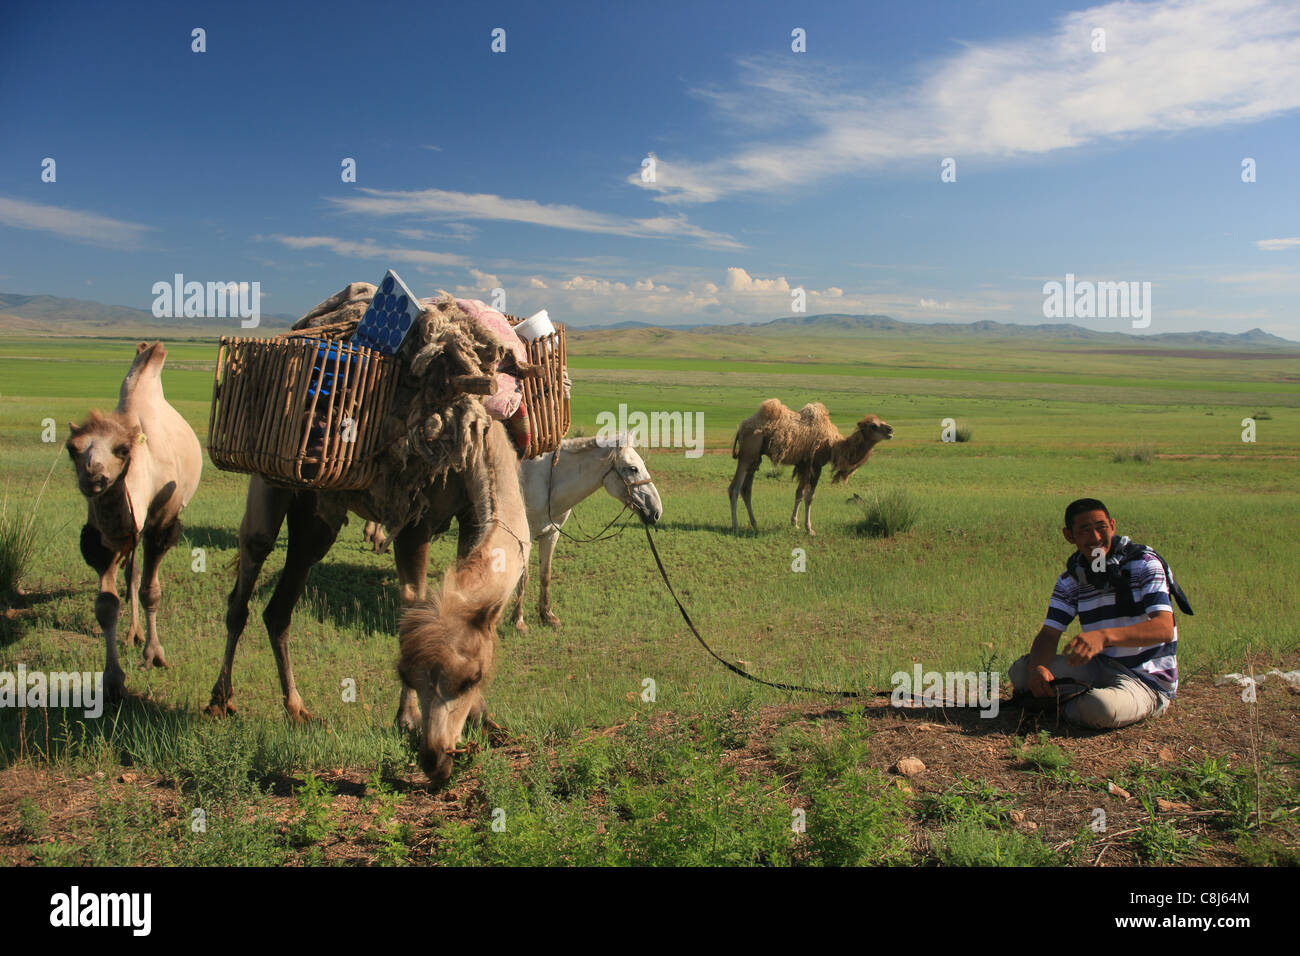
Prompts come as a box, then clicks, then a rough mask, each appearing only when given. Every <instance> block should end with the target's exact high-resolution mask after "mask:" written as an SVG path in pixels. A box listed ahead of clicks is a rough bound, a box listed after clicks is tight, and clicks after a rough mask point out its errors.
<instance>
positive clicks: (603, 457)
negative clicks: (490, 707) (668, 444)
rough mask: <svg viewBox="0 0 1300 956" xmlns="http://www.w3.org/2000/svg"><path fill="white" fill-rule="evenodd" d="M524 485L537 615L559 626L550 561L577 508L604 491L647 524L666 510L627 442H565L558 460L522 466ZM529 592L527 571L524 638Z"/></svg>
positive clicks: (519, 625)
mask: <svg viewBox="0 0 1300 956" xmlns="http://www.w3.org/2000/svg"><path fill="white" fill-rule="evenodd" d="M519 483H520V485H521V486H522V487H523V492H524V503H525V505H526V506H527V508H528V527H530V528H532V529H533V540H534V541H537V542H539V543H540V545H541V547H540V549H539V551H538V565H539V571H540V576H541V594H540V596H539V597H538V602H537V612H538V614H540V615H541V618H542V620H543V621H545V622H546V623H547V624H550V625H552V626H556V625H558V624H559V623H560V619H559V618H558V617H556V616H555V615H554V614H553V613H551V556H552V555H554V554H555V546H556V544H558V543H559V540H560V528H561V527H563V526H564V523H565V522H566V521H568V520H569V515H570V513H571V512H572V511H573V509H574V507H575V506H576V505H577V504H578V502H580V501H582V500H583V499H585V498H586V497H587V496H589V495H592V494H594V493H595V492H596V490H597V489H598V488H601V487H602V486H603V487H604V489H605V490H606V491H607V492H609V494H610V496H611V497H612V498H615V499H616V500H618V501H621V502H622V503H623V504H625V505H627V506H628V507H629V508H631V509H632V510H633V511H634V512H636V513H637V514H638V515H639V516H640V517H641V520H642V521H644V522H646V523H648V524H655V523H656V522H657V521H658V520H659V518H660V516H661V515H662V514H663V511H664V509H663V504H662V502H660V500H659V491H658V489H656V488H655V486H654V482H652V481H651V480H650V472H648V471H647V470H646V467H645V462H643V461H642V460H641V456H640V455H638V454H637V453H636V449H635V448H633V447H632V445H631V443H630V442H628V440H627V439H626V437H624V436H619V438H618V440H617V441H615V442H611V443H609V444H602V443H601V442H600V440H599V439H598V438H595V437H591V438H568V439H565V440H564V441H563V442H561V443H560V447H559V448H558V449H557V450H556V452H555V454H554V455H543V456H542V457H540V458H535V459H531V460H529V461H525V462H521V463H520V465H519ZM527 587H528V569H527V568H526V567H525V568H524V573H523V575H522V576H521V577H520V579H519V594H518V596H517V599H516V600H515V613H514V624H515V630H517V631H518V632H519V633H521V634H526V633H527V632H528V626H527V625H526V624H525V623H524V591H525V590H526V589H527Z"/></svg>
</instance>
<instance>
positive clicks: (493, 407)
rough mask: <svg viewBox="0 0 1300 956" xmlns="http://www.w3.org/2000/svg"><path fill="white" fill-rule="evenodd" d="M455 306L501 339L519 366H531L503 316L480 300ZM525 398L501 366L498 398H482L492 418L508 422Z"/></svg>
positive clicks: (498, 372)
mask: <svg viewBox="0 0 1300 956" xmlns="http://www.w3.org/2000/svg"><path fill="white" fill-rule="evenodd" d="M421 301H425V300H421ZM432 301H436V300H432ZM456 305H457V306H458V307H459V308H460V310H461V311H462V312H464V313H465V314H466V315H468V316H470V317H471V318H473V319H475V320H476V321H477V322H478V324H479V325H481V326H483V328H485V329H487V330H488V331H490V332H491V333H492V334H493V335H495V336H496V337H497V338H499V339H500V340H501V344H502V345H504V346H505V347H506V348H507V349H509V350H510V353H511V354H512V355H514V357H515V362H516V363H518V364H519V365H526V364H527V363H528V350H527V349H526V348H524V343H523V342H522V341H521V340H520V338H519V336H517V335H515V330H514V329H513V328H511V326H510V321H509V320H508V319H507V318H506V317H505V316H504V315H502V314H501V313H500V312H498V311H497V310H496V309H494V308H492V307H491V306H489V305H488V304H487V303H486V302H483V301H482V300H481V299H457V300H456ZM503 364H504V360H503ZM523 397H524V389H523V386H522V385H520V384H519V380H518V379H517V378H515V377H514V376H513V375H507V374H506V373H505V372H502V371H500V366H498V371H497V393H496V394H495V395H485V396H484V397H483V407H484V408H486V409H487V412H488V414H489V415H491V416H492V417H493V418H496V419H498V420H500V421H505V420H506V419H507V418H509V417H510V416H512V415H513V414H514V413H515V412H516V411H518V410H519V403H520V402H521V401H522V400H523Z"/></svg>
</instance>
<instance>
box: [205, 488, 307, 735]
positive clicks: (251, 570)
mask: <svg viewBox="0 0 1300 956" xmlns="http://www.w3.org/2000/svg"><path fill="white" fill-rule="evenodd" d="M292 499H293V492H291V491H288V490H286V489H283V488H272V487H271V486H270V485H268V484H266V482H264V481H262V479H261V478H258V477H256V476H254V477H253V478H252V479H251V480H250V481H249V483H248V496H247V498H246V499H245V502H244V519H243V521H241V522H240V524H239V575H238V577H236V578H235V586H234V587H233V588H231V590H230V596H229V597H228V598H227V599H226V656H225V658H224V660H223V661H222V663H221V673H220V674H219V675H217V682H216V683H215V684H214V685H213V686H212V697H211V699H210V700H209V702H208V713H209V714H210V715H212V716H213V717H223V716H225V715H226V714H233V713H234V712H235V705H234V703H233V700H232V698H233V694H234V688H233V684H232V681H231V674H232V672H233V671H234V667H235V648H237V647H238V646H239V637H240V635H241V634H243V633H244V625H245V624H247V623H248V602H249V600H250V599H251V598H252V596H253V588H254V587H255V586H256V585H257V576H258V575H259V574H260V573H261V572H262V565H263V564H264V563H265V562H266V559H267V556H268V555H269V554H270V553H271V552H272V551H273V550H275V539H276V538H278V537H279V536H280V526H281V525H283V524H284V516H285V513H286V512H287V511H288V510H289V502H290V501H291V500H292Z"/></svg>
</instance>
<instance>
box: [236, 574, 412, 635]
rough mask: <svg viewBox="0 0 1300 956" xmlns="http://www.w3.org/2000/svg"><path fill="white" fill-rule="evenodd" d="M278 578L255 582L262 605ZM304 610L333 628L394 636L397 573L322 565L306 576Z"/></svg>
mask: <svg viewBox="0 0 1300 956" xmlns="http://www.w3.org/2000/svg"><path fill="white" fill-rule="evenodd" d="M279 579H280V575H279V574H273V575H267V576H266V577H265V578H264V579H263V580H261V581H259V582H258V585H257V590H256V591H254V592H253V593H254V595H255V597H256V599H257V601H258V602H259V603H261V604H263V606H264V605H265V602H266V601H268V600H270V598H271V595H272V593H274V591H275V587H276V584H277V583H278V582H279ZM304 610H306V612H308V613H310V614H313V615H315V616H316V617H317V618H318V619H320V620H321V621H324V622H328V623H331V624H333V625H334V626H335V627H339V628H351V629H356V630H360V631H371V632H379V633H385V634H396V633H397V619H398V617H399V616H400V615H401V598H400V595H399V594H398V591H397V570H396V568H393V567H378V568H377V567H374V566H373V565H364V564H353V563H351V562H333V563H330V564H326V563H323V562H322V563H321V564H318V565H316V566H315V567H313V568H312V569H311V573H310V574H309V575H308V577H307V587H306V589H305V590H304V592H303V597H302V600H301V602H300V607H299V610H298V613H299V614H301V613H303V611H304Z"/></svg>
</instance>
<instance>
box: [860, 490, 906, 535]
mask: <svg viewBox="0 0 1300 956" xmlns="http://www.w3.org/2000/svg"><path fill="white" fill-rule="evenodd" d="M853 500H854V501H855V502H856V503H858V504H860V506H861V507H862V508H863V510H864V512H865V514H864V515H863V517H862V519H861V520H860V521H859V522H858V523H857V524H856V525H855V526H854V528H853V531H854V533H855V534H858V535H862V536H865V537H868V538H892V537H893V536H894V535H896V534H902V533H903V532H904V531H908V530H910V529H911V527H912V525H914V524H916V518H917V515H918V514H919V512H920V509H919V507H918V506H917V504H916V502H915V501H914V500H913V499H912V497H911V495H909V494H908V493H907V490H906V489H904V488H901V487H896V488H891V489H890V490H889V491H887V492H885V493H884V494H881V493H880V492H878V491H877V492H873V493H872V495H871V497H870V498H869V499H868V498H859V497H856V496H855V498H854V499H853Z"/></svg>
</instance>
